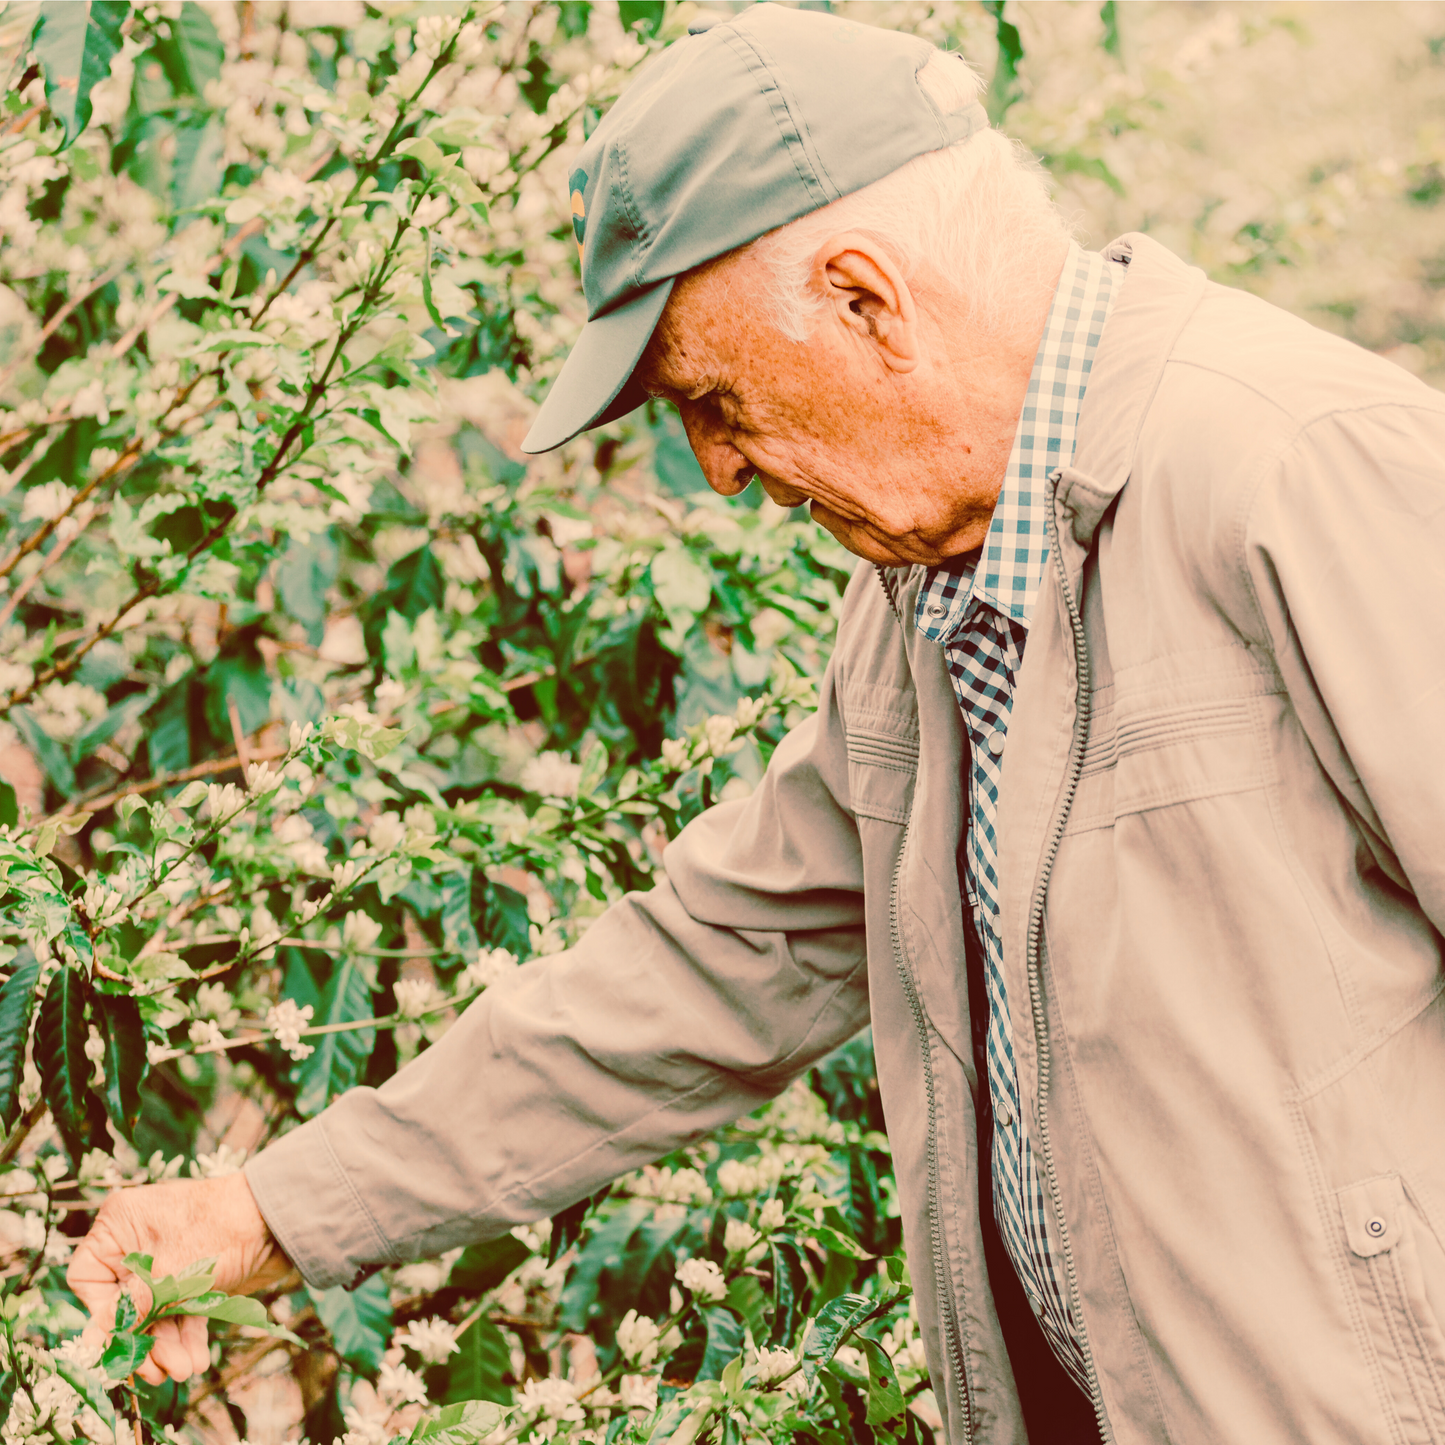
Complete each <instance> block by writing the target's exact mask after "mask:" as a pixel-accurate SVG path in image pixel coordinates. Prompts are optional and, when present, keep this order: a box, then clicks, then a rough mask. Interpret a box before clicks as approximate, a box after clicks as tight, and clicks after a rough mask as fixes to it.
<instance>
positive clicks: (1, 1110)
mask: <svg viewBox="0 0 1445 1445" xmlns="http://www.w3.org/2000/svg"><path fill="white" fill-rule="evenodd" d="M39 977H40V964H39V963H38V962H37V961H36V958H35V955H34V954H33V953H32V952H31V951H30V950H29V949H28V948H25V949H22V950H21V951H20V952H19V953H18V954H17V955H16V957H15V961H14V968H13V971H12V972H11V974H10V977H9V978H8V979H6V980H5V987H4V988H0V1124H4V1126H5V1128H6V1131H7V1132H8V1131H9V1130H10V1129H12V1128H14V1127H15V1121H16V1119H18V1118H19V1117H20V1080H21V1078H22V1077H23V1076H24V1073H25V1044H26V1041H27V1040H28V1039H29V1037H30V1015H31V1014H32V1013H33V1012H34V1010H35V984H36V981H37V980H38V979H39Z"/></svg>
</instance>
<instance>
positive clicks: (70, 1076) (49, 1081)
mask: <svg viewBox="0 0 1445 1445" xmlns="http://www.w3.org/2000/svg"><path fill="white" fill-rule="evenodd" d="M86 992H87V989H86V982H85V979H84V978H83V977H82V976H81V974H80V972H79V971H78V970H76V969H73V968H71V967H69V966H68V965H67V966H65V967H63V968H61V969H60V971H59V972H58V973H56V974H55V976H54V977H53V978H52V979H51V980H50V983H49V985H48V986H47V987H46V990H45V997H44V998H43V999H42V1000H41V1003H40V1018H39V1020H38V1021H37V1022H36V1025H35V1066H36V1068H38V1069H39V1070H40V1083H41V1089H42V1091H43V1092H44V1095H45V1102H46V1103H47V1104H49V1105H50V1113H51V1117H52V1118H53V1119H54V1120H55V1126H56V1128H57V1129H59V1130H60V1134H61V1137H62V1138H63V1139H64V1140H65V1147H66V1149H67V1150H68V1151H69V1153H70V1155H71V1158H72V1161H78V1160H79V1158H80V1156H81V1154H82V1153H83V1152H84V1145H83V1140H84V1138H85V1132H86V1129H85V1112H86V1111H85V1105H86V1098H85V1096H86V1083H87V1081H88V1080H89V1078H90V1060H89V1059H87V1058H86V1057H85V1039H86V1027H85V1001H86V1000H85V995H86Z"/></svg>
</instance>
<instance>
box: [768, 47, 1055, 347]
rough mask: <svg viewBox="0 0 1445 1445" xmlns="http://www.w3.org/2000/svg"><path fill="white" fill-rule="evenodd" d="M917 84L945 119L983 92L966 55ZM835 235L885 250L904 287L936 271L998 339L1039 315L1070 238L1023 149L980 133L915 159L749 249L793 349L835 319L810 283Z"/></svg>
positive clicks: (936, 59) (930, 68) (944, 58)
mask: <svg viewBox="0 0 1445 1445" xmlns="http://www.w3.org/2000/svg"><path fill="white" fill-rule="evenodd" d="M918 80H919V84H920V85H922V87H923V89H924V90H925V91H926V92H927V93H928V94H929V95H930V96H931V97H932V98H933V100H934V101H935V102H937V104H938V106H939V109H940V110H942V111H943V112H944V113H946V114H948V113H952V112H954V111H958V110H962V109H963V108H964V107H965V106H968V105H971V104H972V103H973V102H974V101H976V100H977V99H978V98H979V92H980V90H981V88H982V82H981V81H980V79H979V77H978V75H977V74H976V73H975V72H974V70H973V69H972V67H970V66H969V65H968V64H967V63H966V62H965V61H964V60H963V59H962V57H961V56H959V55H957V54H955V53H952V52H949V51H942V50H935V51H934V53H933V56H932V58H931V59H930V60H929V61H928V63H927V64H926V65H925V66H924V67H923V69H922V71H920V72H919V76H918ZM839 231H864V232H867V233H868V234H869V235H871V236H873V237H875V238H876V239H877V240H879V241H881V242H882V243H883V244H884V245H885V246H886V247H887V248H888V250H889V252H890V253H891V254H892V256H893V257H894V259H895V260H896V261H897V262H898V265H899V267H900V268H901V269H902V271H903V274H904V276H905V277H910V276H912V275H913V273H914V272H915V271H916V270H917V268H918V266H919V264H920V263H922V262H925V261H926V262H928V263H929V264H930V265H931V266H932V267H933V268H934V269H936V270H937V271H938V272H939V273H940V274H941V275H943V276H944V277H946V278H947V279H948V280H949V281H950V282H951V283H952V284H953V285H954V286H956V287H957V288H958V289H959V291H960V292H962V293H963V294H964V295H965V296H967V297H968V299H969V302H970V304H971V306H972V308H973V312H972V314H973V316H974V318H975V320H976V322H977V323H978V324H979V325H981V326H983V327H985V328H987V329H990V330H997V329H1003V328H1006V327H1007V326H1008V325H1009V323H1010V320H1011V317H1012V315H1013V313H1014V312H1015V311H1016V310H1018V309H1019V308H1021V307H1029V306H1031V305H1032V304H1033V302H1034V299H1035V293H1036V292H1037V291H1038V289H1039V287H1040V285H1041V284H1044V282H1043V280H1042V277H1041V269H1040V268H1041V264H1042V263H1043V261H1044V259H1045V258H1047V257H1052V256H1054V255H1056V254H1057V253H1058V251H1059V250H1060V249H1061V247H1062V246H1063V244H1064V243H1065V242H1066V241H1067V240H1068V237H1069V227H1068V226H1067V224H1066V223H1065V221H1064V219H1063V217H1062V216H1061V215H1060V214H1059V212H1058V210H1057V209H1056V208H1055V206H1054V203H1053V201H1052V200H1051V199H1050V198H1049V191H1048V182H1047V179H1046V177H1045V174H1044V171H1043V168H1042V167H1041V166H1040V165H1039V164H1038V162H1037V161H1036V160H1035V159H1034V157H1033V155H1032V154H1031V153H1030V151H1029V150H1028V149H1027V147H1025V146H1024V145H1022V144H1021V143H1019V142H1016V141H1012V140H1010V139H1009V138H1008V137H1007V136H1005V135H1004V134H1002V132H1000V131H996V130H984V131H980V132H979V133H978V134H976V135H974V136H971V137H970V138H969V139H968V140H965V141H959V142H957V143H956V144H954V145H951V146H946V147H944V148H943V149H942V150H936V151H928V152H926V153H925V154H923V155H920V156H915V157H914V158H913V159H912V160H911V161H908V162H907V163H906V164H904V165H902V166H900V167H899V168H898V169H897V170H896V171H894V172H892V173H891V174H890V175H886V176H884V177H883V179H882V180H880V181H874V182H873V184H872V185H869V186H864V187H863V189H862V190H861V191H854V192H853V193H852V194H851V195H848V196H843V197H842V198H841V199H840V200H836V201H833V202H832V203H831V204H830V205H826V206H823V207H822V208H821V209H820V210H816V211H812V212H810V213H809V214H808V215H806V216H800V217H799V218H798V219H797V220H796V221H790V222H789V223H788V224H787V225H786V226H781V227H779V229H778V230H776V231H770V232H769V233H768V234H767V235H766V236H761V237H759V238H758V239H757V240H756V241H754V242H752V243H751V245H750V246H749V247H747V248H746V249H747V250H749V251H752V252H753V253H754V254H756V255H758V256H760V257H761V258H762V259H763V260H764V261H766V262H767V264H768V266H769V267H770V269H771V271H772V278H771V280H772V285H771V287H770V289H771V291H772V297H771V300H772V303H773V304H772V311H773V319H774V321H775V322H776V324H777V327H778V329H779V330H780V331H781V332H782V333H783V335H784V336H786V337H788V338H789V339H790V340H792V341H806V340H807V339H808V337H809V336H811V335H812V332H813V328H814V326H816V324H817V323H818V321H819V319H820V318H821V317H822V315H823V313H824V312H825V311H826V309H827V304H828V303H827V301H826V299H825V298H824V296H823V294H822V292H821V291H820V290H819V288H818V287H817V286H815V285H814V283H813V261H814V258H815V257H816V255H817V253H818V249H819V247H820V246H822V244H823V243H824V242H825V241H826V240H827V239H828V237H829V236H833V235H836V234H837V233H838V232H839ZM1049 279H1050V280H1051V279H1052V278H1051V277H1050V278H1049Z"/></svg>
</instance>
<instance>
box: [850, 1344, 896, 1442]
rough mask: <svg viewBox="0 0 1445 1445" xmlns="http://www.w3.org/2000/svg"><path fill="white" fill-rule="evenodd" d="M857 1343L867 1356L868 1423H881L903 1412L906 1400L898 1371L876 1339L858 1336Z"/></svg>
mask: <svg viewBox="0 0 1445 1445" xmlns="http://www.w3.org/2000/svg"><path fill="white" fill-rule="evenodd" d="M858 1343H859V1345H860V1346H861V1347H862V1350H863V1353H864V1355H866V1356H867V1358H868V1423H869V1424H870V1425H881V1424H882V1423H883V1422H884V1421H885V1420H892V1419H893V1418H894V1417H895V1416H898V1415H901V1414H902V1413H903V1409H904V1405H905V1403H906V1402H905V1401H904V1398H903V1391H902V1390H901V1389H900V1388H899V1386H898V1372H897V1371H896V1370H895V1369H894V1368H893V1361H892V1360H890V1359H889V1358H888V1355H887V1354H886V1352H885V1351H884V1349H883V1346H882V1345H880V1344H879V1343H878V1341H877V1340H870V1339H866V1338H860V1339H859V1341H858Z"/></svg>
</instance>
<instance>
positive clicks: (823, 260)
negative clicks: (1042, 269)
mask: <svg viewBox="0 0 1445 1445" xmlns="http://www.w3.org/2000/svg"><path fill="white" fill-rule="evenodd" d="M841 241H842V242H843V243H845V244H842V245H841V248H840V247H839V246H837V245H834V246H833V250H832V253H831V259H830V258H829V256H825V255H824V253H823V252H820V259H819V263H818V267H817V280H818V284H819V286H820V289H821V292H822V294H823V295H824V296H825V299H826V301H827V309H826V311H825V314H824V316H823V317H822V319H821V320H820V321H819V323H818V324H817V326H816V328H815V330H814V332H813V334H812V335H811V336H810V337H809V339H808V340H807V341H806V342H803V343H798V342H793V341H790V340H789V339H788V338H786V337H785V336H783V335H782V333H781V332H779V331H778V330H777V328H776V327H775V325H774V324H773V321H772V319H771V317H770V315H769V313H768V303H767V296H768V291H767V285H766V283H767V280H768V277H767V275H766V273H765V272H764V271H763V269H762V268H763V266H764V265H765V264H766V263H765V262H764V261H762V260H761V259H760V258H758V257H757V256H756V255H752V254H749V253H747V252H742V253H736V254H734V255H731V256H725V257H723V258H721V259H720V260H718V261H715V262H712V263H710V264H709V265H707V266H705V267H702V268H700V269H699V270H698V271H696V272H692V273H690V274H689V275H687V276H685V277H683V278H682V279H681V280H680V281H679V282H678V284H677V286H676V287H675V288H674V291H673V294H672V297H671V299H670V300H669V302H668V305H667V308H666V310H665V311H664V312H663V315H662V319H661V321H660V322H659V324H658V327H657V330H656V332H655V333H654V335H653V338H652V341H651V343H650V344H649V346H648V349H647V351H646V353H645V354H644V357H643V360H642V363H641V365H640V366H639V369H638V375H639V378H640V380H641V381H642V383H643V385H644V386H645V387H646V388H647V390H648V391H650V392H651V393H652V394H653V395H656V396H661V397H664V398H666V399H667V400H669V401H672V402H674V403H676V405H677V407H678V410H679V412H680V413H681V416H682V421H683V425H684V426H685V427H686V429H687V436H688V440H689V442H690V443H691V444H692V449H693V452H694V453H695V455H696V456H697V459H698V462H699V463H700V465H701V466H702V469H703V472H704V474H705V475H706V477H707V480H708V482H709V484H710V485H711V486H712V488H713V490H714V491H716V492H719V493H721V494H722V495H723V496H733V495H736V494H737V493H738V492H741V491H742V490H743V489H744V488H745V487H746V486H747V485H748V484H749V482H751V481H752V480H753V478H755V477H756V478H757V480H758V481H759V483H760V484H761V485H762V487H763V488H764V490H765V491H766V492H767V493H768V495H769V496H770V497H771V498H772V499H773V500H774V501H775V502H778V503H779V504H780V505H782V506H785V507H797V506H802V505H804V504H807V505H808V506H809V507H810V510H811V512H812V515H813V517H814V519H815V520H816V521H818V522H819V523H821V524H822V525H823V526H824V527H826V528H827V529H828V530H829V531H830V532H831V533H832V534H833V535H834V536H835V537H837V538H838V540H839V541H840V542H842V543H843V545H844V546H845V547H847V548H848V549H849V550H850V551H852V552H854V553H856V554H857V555H858V556H860V557H866V558H867V559H869V560H870V561H873V562H880V563H883V564H885V565H899V564H904V563H912V562H924V563H933V562H938V561H941V560H942V559H943V558H945V557H949V556H953V555H956V554H957V553H960V552H964V551H967V550H969V549H971V548H973V547H976V546H978V545H979V544H980V543H981V542H982V540H983V537H984V535H985V534H986V533H987V530H988V525H989V521H990V519H991V516H992V512H993V505H994V502H995V500H996V498H997V495H998V490H999V485H1000V483H1001V482H1002V478H1003V471H1004V466H1005V464H1006V463H1007V459H1008V453H1009V448H1010V447H1011V445H1012V440H1013V433H1014V428H1015V424H1016V420H1017V417H1018V411H1019V407H1020V406H1021V405H1022V401H1023V394H1024V389H1025V386H1026V383H1027V380H1028V372H1029V367H1030V365H1031V362H1032V348H1031V345H1030V346H1029V347H1028V348H1026V349H1028V356H1027V358H1026V359H1024V360H1022V361H1019V360H1018V359H1017V358H1015V357H1014V356H1013V354H1012V351H1013V350H1015V349H1017V350H1022V349H1024V348H1004V350H1005V351H1006V352H1007V354H1000V346H999V345H996V344H991V345H989V346H972V347H971V346H970V344H969V337H968V326H967V306H966V303H964V302H963V300H962V298H957V297H953V296H950V295H949V293H948V290H947V288H946V287H937V286H930V284H929V281H928V278H927V277H925V278H923V279H922V280H920V278H919V277H918V276H917V275H916V274H915V276H914V277H912V278H910V281H908V282H905V281H904V279H903V278H902V276H901V275H900V274H898V273H897V271H896V269H892V267H891V263H890V262H889V261H888V259H887V257H886V255H883V256H880V255H878V254H873V255H869V254H867V251H868V248H869V246H870V245H871V244H872V243H870V242H868V241H867V240H866V238H862V239H860V238H857V237H853V238H851V242H852V243H855V244H853V245H852V247H851V249H850V245H849V244H846V243H849V242H850V238H849V237H843V238H841ZM830 244H831V243H830ZM826 250H828V248H825V251H826Z"/></svg>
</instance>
